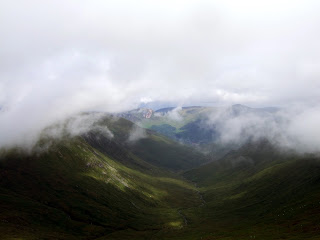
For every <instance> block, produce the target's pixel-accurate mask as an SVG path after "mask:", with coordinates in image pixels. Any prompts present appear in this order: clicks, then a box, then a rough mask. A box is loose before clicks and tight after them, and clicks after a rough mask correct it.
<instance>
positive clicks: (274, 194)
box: [184, 140, 320, 239]
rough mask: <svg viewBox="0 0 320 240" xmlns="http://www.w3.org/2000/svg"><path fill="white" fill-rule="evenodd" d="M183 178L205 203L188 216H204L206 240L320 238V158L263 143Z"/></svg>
mask: <svg viewBox="0 0 320 240" xmlns="http://www.w3.org/2000/svg"><path fill="white" fill-rule="evenodd" d="M184 176H185V177H186V178H188V179H190V180H192V181H194V182H196V183H197V185H198V187H199V188H200V191H201V192H202V194H203V198H204V200H205V201H206V205H205V207H204V208H203V210H202V211H200V212H199V210H198V209H195V210H194V211H190V212H189V214H190V216H195V215H202V216H203V218H202V220H201V221H199V222H198V224H199V228H200V229H201V231H203V232H206V233H207V234H206V236H207V238H206V239H250V238H256V239H319V237H320V217H319V211H320V202H319V201H320V190H319V183H320V158H319V156H316V155H298V154H296V153H293V152H283V151H282V150H279V149H277V147H275V146H274V145H272V144H270V143H269V142H268V141H265V140H263V141H258V142H250V143H248V144H246V145H244V146H243V147H242V148H240V149H239V150H237V151H232V152H231V153H229V154H227V155H226V156H225V157H224V158H222V159H221V160H219V161H216V162H213V163H209V164H207V165H204V166H202V167H200V168H198V169H194V170H191V171H188V172H186V173H185V174H184ZM209 226H210V227H209ZM212 232H214V234H213V233H212Z"/></svg>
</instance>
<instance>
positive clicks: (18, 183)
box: [0, 118, 200, 239]
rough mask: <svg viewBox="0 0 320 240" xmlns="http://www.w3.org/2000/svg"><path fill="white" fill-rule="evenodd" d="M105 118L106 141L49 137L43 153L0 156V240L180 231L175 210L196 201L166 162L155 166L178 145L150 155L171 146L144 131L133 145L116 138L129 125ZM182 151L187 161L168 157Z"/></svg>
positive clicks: (178, 149)
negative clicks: (141, 140) (142, 138)
mask: <svg viewBox="0 0 320 240" xmlns="http://www.w3.org/2000/svg"><path fill="white" fill-rule="evenodd" d="M103 121H110V119H109V118H108V119H104V120H103ZM112 121H113V122H112V124H110V125H109V127H110V129H111V130H113V131H114V133H115V137H114V139H111V140H110V139H107V138H102V137H103V136H102V135H99V134H97V133H94V132H90V133H88V134H87V135H84V136H83V137H73V138H65V139H62V140H59V141H58V140H53V142H54V143H53V144H52V145H51V147H50V148H49V149H48V151H43V152H32V153H31V154H27V153H24V152H21V151H20V150H19V149H12V150H10V151H3V152H2V154H1V159H0V189H1V191H0V209H1V212H0V233H1V239H96V238H103V239H118V238H120V239H126V237H128V238H132V237H135V238H138V237H139V236H140V235H141V236H143V237H147V238H150V237H151V236H153V235H154V234H156V233H158V232H161V231H179V229H181V228H182V227H183V226H184V218H183V216H182V215H181V213H180V212H179V209H181V208H189V207H192V206H197V205H199V204H200V199H199V197H198V195H197V192H196V191H195V187H194V186H193V185H192V184H190V183H188V182H186V181H185V180H184V179H182V178H181V177H179V176H178V175H176V174H173V173H171V171H169V170H170V169H173V168H175V166H176V165H174V167H173V168H170V169H167V168H165V166H166V165H168V166H169V167H171V165H172V164H171V163H168V160H167V159H166V161H167V163H166V164H163V163H162V162H161V158H162V157H170V156H171V155H172V154H179V152H181V151H182V149H183V146H179V145H177V144H176V145H173V146H171V149H172V150H171V152H170V151H169V152H165V153H157V152H153V151H156V149H157V144H159V148H160V150H162V149H163V148H168V149H170V147H168V146H167V145H170V144H172V142H171V141H169V140H167V139H165V138H162V137H161V136H157V135H152V134H151V133H148V135H147V137H148V138H149V137H150V140H147V143H144V144H142V145H141V146H139V145H135V144H132V143H130V144H129V143H126V142H125V141H122V140H121V138H125V136H124V133H126V132H127V130H128V129H129V128H130V126H129V125H130V123H129V122H128V121H126V120H121V119H120V120H117V121H114V120H112ZM125 126H127V127H128V129H125ZM117 128H121V131H117V130H116V129H117ZM120 140H121V141H120ZM39 144H40V143H39ZM148 144H149V145H150V148H149V147H148V146H147V145H148ZM144 145H145V146H144ZM143 147H144V150H143V151H142V152H139V151H140V150H139V149H140V148H143ZM133 150H135V151H136V152H137V154H135V153H133ZM148 151H151V152H150V153H148ZM188 151H189V150H188V149H186V152H187V153H189V156H185V155H184V156H182V157H181V158H180V156H179V155H175V157H173V156H172V157H171V159H170V160H175V159H177V162H179V161H180V162H181V163H183V161H184V159H186V158H187V157H190V156H191V157H192V154H193V152H188ZM190 151H191V150H190ZM157 154H158V155H157ZM144 155H146V157H145V159H142V158H141V157H140V156H144ZM152 155H154V156H152ZM153 162H156V163H157V164H158V165H159V166H161V167H157V166H155V165H153V164H152V163H153ZM175 164H177V163H175ZM177 166H178V165H177ZM185 166H188V165H182V166H180V167H181V168H183V167H185ZM128 234H129V235H128Z"/></svg>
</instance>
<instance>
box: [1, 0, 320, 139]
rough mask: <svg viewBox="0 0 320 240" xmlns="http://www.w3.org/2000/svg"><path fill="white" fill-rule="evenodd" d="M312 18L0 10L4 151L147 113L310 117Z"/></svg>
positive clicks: (224, 11) (314, 85)
mask: <svg viewBox="0 0 320 240" xmlns="http://www.w3.org/2000/svg"><path fill="white" fill-rule="evenodd" d="M319 11H320V1H317V0H304V1H302V0H299V1H295V0H268V1H256V0H251V1H249V0H241V1H239V0H234V1H231V0H230V1H228V0H221V1H199V0H197V1H187V0H183V1H182V0H181V1H176V0H173V1H121V0H116V1H107V0H100V1H98V0H87V1H83V0H63V1H62V0H61V1H60V0H55V1H50V0H49V1H40V0H39V1H33V0H28V1H16V0H10V1H5V0H0V34H1V38H0V106H1V108H2V110H1V111H2V112H1V113H0V135H1V136H2V137H0V145H3V144H4V143H5V142H8V136H9V138H10V139H11V138H12V139H13V140H12V141H16V139H20V141H24V139H23V136H25V137H26V138H28V137H29V133H30V132H37V131H39V129H42V128H43V127H45V126H46V125H48V124H51V123H53V122H54V121H56V120H57V119H62V118H65V117H67V116H70V115H71V114H74V113H77V112H79V111H87V110H103V111H109V112H112V111H122V110H127V109H131V108H134V107H136V106H138V105H139V104H141V103H143V102H152V101H166V102H173V103H176V104H177V105H183V104H192V103H197V104H199V103H208V102H210V103H212V105H228V104H234V103H241V104H246V105H249V106H281V107H290V106H304V107H313V108H314V107H317V105H318V103H319V101H320V47H319V43H320V31H319V29H320V15H319ZM3 136H5V137H3Z"/></svg>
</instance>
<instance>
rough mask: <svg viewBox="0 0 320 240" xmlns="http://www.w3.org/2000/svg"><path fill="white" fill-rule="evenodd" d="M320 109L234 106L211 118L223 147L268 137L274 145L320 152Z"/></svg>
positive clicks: (299, 150) (208, 123)
mask: <svg viewBox="0 0 320 240" xmlns="http://www.w3.org/2000/svg"><path fill="white" fill-rule="evenodd" d="M319 121H320V108H319V107H312V108H301V107H299V108H291V109H279V110H276V111H274V110H272V111H270V110H268V109H250V108H244V109H240V110H237V111H235V108H233V107H231V108H228V109H227V110H225V109H223V110H220V111H218V112H215V113H214V114H212V115H210V117H209V119H208V121H207V122H206V124H207V126H211V127H212V126H214V127H215V130H216V131H217V132H218V134H219V138H218V141H219V142H220V143H222V144H229V143H235V144H244V143H245V142H247V141H248V140H259V139H263V138H266V139H268V140H269V141H270V142H272V143H274V144H275V145H277V146H279V147H283V148H290V149H294V150H296V151H298V152H320V125H319Z"/></svg>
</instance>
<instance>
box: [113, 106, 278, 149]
mask: <svg viewBox="0 0 320 240" xmlns="http://www.w3.org/2000/svg"><path fill="white" fill-rule="evenodd" d="M278 111H279V109H278V108H274V107H266V108H250V107H247V106H244V105H241V104H235V105H232V106H230V107H202V106H190V107H181V108H179V107H178V108H176V107H167V108H162V109H158V110H156V111H153V110H152V109H143V108H140V109H136V110H132V111H128V112H125V113H121V114H119V116H121V117H123V118H126V119H128V120H130V121H133V122H135V123H137V124H138V125H140V126H142V127H144V128H148V129H152V130H154V131H156V132H158V133H160V134H162V135H165V136H167V137H169V138H171V139H173V140H175V141H180V142H183V143H185V144H190V145H197V146H200V147H201V148H203V149H206V148H208V146H207V145H208V144H209V145H212V144H214V147H215V148H217V146H218V145H217V143H218V142H219V139H220V135H221V125H223V124H224V123H225V122H226V121H228V120H232V119H235V118H238V117H260V118H262V117H265V118H268V117H272V116H273V115H274V114H275V113H277V112H278ZM148 113H149V114H148ZM229 150H230V149H229Z"/></svg>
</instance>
